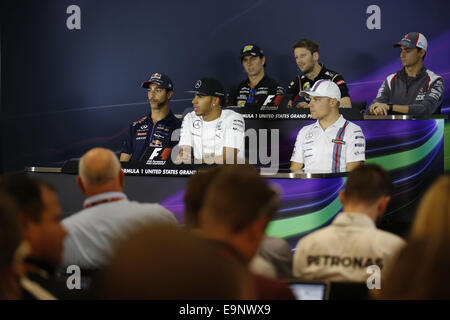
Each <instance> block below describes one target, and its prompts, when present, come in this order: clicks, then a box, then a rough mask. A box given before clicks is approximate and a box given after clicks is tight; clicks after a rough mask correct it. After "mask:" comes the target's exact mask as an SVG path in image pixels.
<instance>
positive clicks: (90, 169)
mask: <svg viewBox="0 0 450 320" xmlns="http://www.w3.org/2000/svg"><path fill="white" fill-rule="evenodd" d="M123 182H124V173H123V171H122V169H121V166H120V162H119V159H118V158H117V156H116V155H115V154H114V153H113V152H112V151H110V150H108V149H103V148H94V149H91V150H89V151H88V152H87V153H85V154H84V155H83V156H82V157H81V159H80V162H79V164H78V177H77V184H78V186H79V188H80V189H81V191H82V192H83V193H84V194H85V195H86V196H87V197H90V196H93V195H96V194H99V193H104V192H113V191H118V192H121V191H122V190H123Z"/></svg>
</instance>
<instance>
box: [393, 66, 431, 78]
mask: <svg viewBox="0 0 450 320" xmlns="http://www.w3.org/2000/svg"><path fill="white" fill-rule="evenodd" d="M426 72H427V68H426V67H425V65H423V66H422V68H421V69H420V70H419V72H418V73H417V75H416V76H415V77H414V78H412V79H416V78H421V77H423V76H424V74H426ZM399 75H400V76H401V77H403V78H404V79H407V78H408V74H407V73H406V69H405V67H403V68H402V69H401V70H400V71H399Z"/></svg>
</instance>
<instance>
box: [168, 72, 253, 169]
mask: <svg viewBox="0 0 450 320" xmlns="http://www.w3.org/2000/svg"><path fill="white" fill-rule="evenodd" d="M189 92H191V93H193V94H194V95H195V96H194V99H193V100H192V104H193V105H194V111H193V112H191V113H188V114H187V115H186V116H185V117H184V119H183V124H182V126H181V135H180V142H179V146H180V153H179V154H178V156H177V160H176V162H177V163H180V162H183V163H192V154H193V156H194V159H195V161H196V162H197V163H209V164H211V163H217V164H223V163H226V164H233V163H238V159H243V158H244V137H245V136H244V133H245V122H244V118H243V117H242V115H240V114H239V113H237V112H234V111H232V110H222V106H223V105H224V102H225V90H224V89H223V86H222V84H221V83H220V82H219V81H217V80H216V79H212V78H202V79H200V80H198V81H197V82H196V83H195V89H194V90H193V91H189ZM192 151H193V152H192Z"/></svg>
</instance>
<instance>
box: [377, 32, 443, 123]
mask: <svg viewBox="0 0 450 320" xmlns="http://www.w3.org/2000/svg"><path fill="white" fill-rule="evenodd" d="M394 47H400V60H401V61H402V64H403V69H401V70H400V71H398V72H397V73H394V74H391V75H389V76H388V77H387V78H386V80H384V82H383V84H382V85H381V87H380V89H379V90H378V94H377V97H376V98H375V100H373V102H372V104H371V105H370V107H369V113H370V114H374V115H382V116H385V115H388V114H392V113H394V114H395V113H397V114H398V113H399V114H413V115H415V114H418V115H427V114H439V113H441V112H440V109H441V106H442V101H443V98H444V80H443V79H442V77H440V76H438V75H437V74H435V73H434V72H433V71H431V70H428V69H427V68H426V67H425V65H424V60H425V56H426V54H427V49H428V41H427V39H426V38H425V36H424V35H423V34H421V33H419V32H410V33H408V34H406V35H405V36H404V37H403V39H402V40H401V41H399V42H397V43H395V44H394Z"/></svg>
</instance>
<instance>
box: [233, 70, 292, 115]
mask: <svg viewBox="0 0 450 320" xmlns="http://www.w3.org/2000/svg"><path fill="white" fill-rule="evenodd" d="M249 83H250V80H249V79H248V78H247V79H246V80H244V81H242V82H241V83H240V84H239V85H237V86H235V87H233V88H231V89H230V92H229V94H228V105H229V106H236V107H239V108H244V107H245V108H246V109H248V111H253V112H254V111H259V110H265V109H266V108H267V110H271V109H270V106H278V104H279V103H280V102H281V100H282V98H283V95H284V88H283V87H282V86H280V85H279V84H278V83H277V82H276V81H275V80H273V79H272V78H269V77H268V76H267V75H264V78H262V79H261V81H260V82H259V83H258V84H257V85H256V87H255V88H251V87H250V85H249ZM269 96H273V97H270V98H269Z"/></svg>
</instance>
